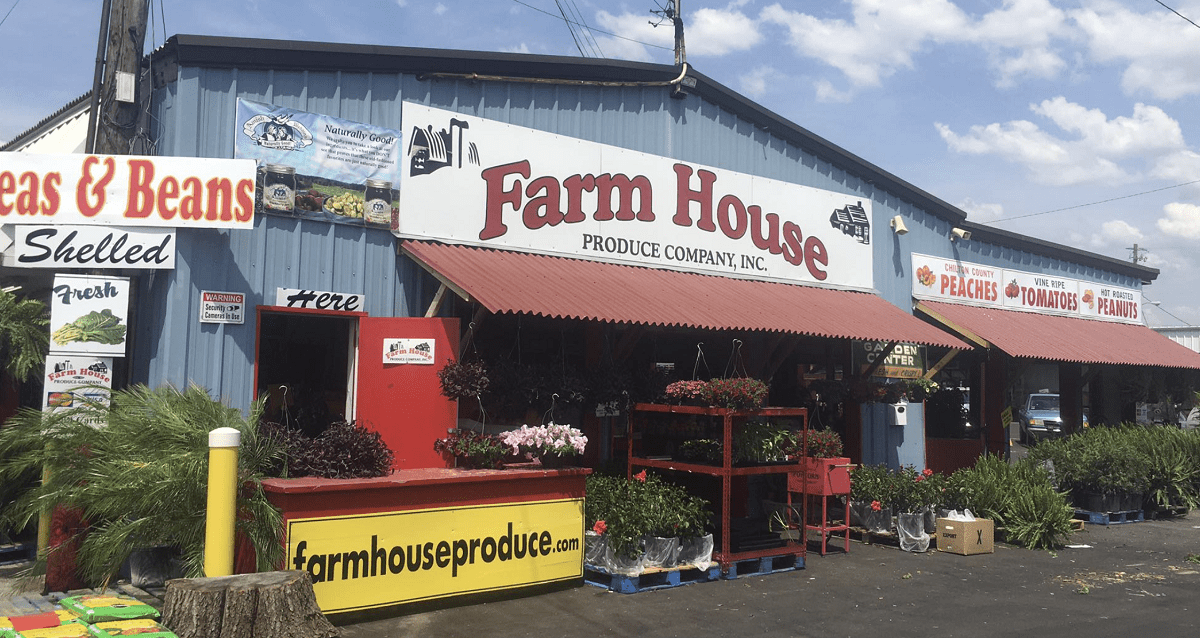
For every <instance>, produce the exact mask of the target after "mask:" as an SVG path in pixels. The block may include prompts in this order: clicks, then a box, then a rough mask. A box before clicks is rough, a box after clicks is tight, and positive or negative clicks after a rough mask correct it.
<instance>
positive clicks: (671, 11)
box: [667, 0, 687, 66]
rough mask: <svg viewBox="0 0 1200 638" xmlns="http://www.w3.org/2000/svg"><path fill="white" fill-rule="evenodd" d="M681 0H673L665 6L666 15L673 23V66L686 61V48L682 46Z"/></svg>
mask: <svg viewBox="0 0 1200 638" xmlns="http://www.w3.org/2000/svg"><path fill="white" fill-rule="evenodd" d="M682 4H683V0H673V2H671V4H670V5H668V8H667V12H668V13H667V16H668V17H670V18H671V21H672V22H674V23H675V66H679V65H680V64H683V63H684V62H687V49H685V48H684V46H683V7H682V6H681V5H682Z"/></svg>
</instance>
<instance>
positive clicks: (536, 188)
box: [394, 102, 873, 290]
mask: <svg viewBox="0 0 1200 638" xmlns="http://www.w3.org/2000/svg"><path fill="white" fill-rule="evenodd" d="M403 122H404V130H405V132H407V133H408V135H409V138H408V140H407V142H406V146H405V153H406V157H405V158H404V162H405V165H404V166H403V167H402V169H401V180H402V184H401V188H400V207H399V215H398V219H397V226H396V229H395V231H394V232H395V233H396V234H397V235H398V236H400V237H407V238H416V239H431V240H437V241H444V242H449V243H455V244H468V245H474V246H482V247H488V248H498V249H505V250H516V251H525V252H533V253H542V254H550V255H560V256H565V257H574V258H583V259H592V260H597V261H607V262H616V263H625V264H631V265H638V266H648V267H654V268H669V269H674V270H688V271H696V272H703V273H708V274H717V275H724V276H734V277H741V278H747V279H762V280H773V281H782V282H787V283H800V284H810V285H822V286H833V287H842V288H854V289H862V290H869V289H871V288H872V286H873V281H872V246H871V240H872V232H871V230H872V228H871V226H872V212H871V201H870V199H869V198H867V197H863V196H862V195H861V194H854V193H841V192H835V191H829V190H823V189H819V188H812V187H809V186H802V185H800V184H794V183H791V182H784V181H780V180H775V179H768V178H765V177H760V176H756V175H749V174H746V173H737V172H733V171H729V170H723V169H719V168H714V167H711V166H706V165H703V164H698V163H695V162H684V161H680V160H677V159H674V158H670V157H662V156H657V155H649V154H646V153H640V152H637V151H632V150H629V149H625V148H620V147H616V146H609V145H607V144H599V143H596V142H591V141H587V140H581V139H577V138H572V137H566V136H563V135H557V134H553V133H547V132H545V131H539V130H535V129H531V128H525V127H522V126H515V125H512V124H507V123H504V122H498V121H496V120H490V119H486V118H482V117H477V116H474V115H465V114H462V113H457V112H453V111H446V110H441V109H436V108H431V107H428V106H424V105H420V104H413V103H409V102H405V103H404V109H403Z"/></svg>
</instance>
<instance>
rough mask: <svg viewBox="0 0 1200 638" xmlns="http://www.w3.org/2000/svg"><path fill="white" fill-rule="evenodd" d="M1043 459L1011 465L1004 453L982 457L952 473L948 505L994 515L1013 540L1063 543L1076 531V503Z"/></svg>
mask: <svg viewBox="0 0 1200 638" xmlns="http://www.w3.org/2000/svg"><path fill="white" fill-rule="evenodd" d="M1039 447H1040V446H1039ZM1040 462H1041V461H1040V460H1034V459H1025V460H1023V461H1022V462H1020V463H1018V464H1016V465H1009V464H1008V463H1006V462H1005V461H1004V460H1003V459H1001V458H1000V457H998V456H994V455H986V456H982V457H980V458H979V460H978V461H976V462H975V465H974V467H968V468H962V469H960V470H958V471H956V472H955V473H954V474H952V475H951V476H950V479H949V486H948V487H947V494H948V496H947V501H948V504H949V505H951V506H952V507H953V508H954V509H961V508H966V509H969V510H971V513H972V514H974V515H975V516H977V517H980V518H990V519H992V520H994V521H995V522H996V524H997V525H998V526H1002V527H1004V528H1005V529H1006V530H1007V531H1008V540H1009V541H1010V542H1013V543H1016V544H1018V545H1024V546H1025V547H1028V548H1031V549H1036V548H1046V549H1049V548H1054V547H1059V546H1061V545H1062V544H1063V542H1065V540H1066V539H1067V538H1068V537H1069V536H1070V535H1071V532H1072V527H1071V517H1072V515H1073V514H1074V508H1072V507H1071V506H1070V504H1069V503H1068V502H1067V498H1066V494H1064V493H1062V492H1059V491H1058V490H1056V489H1055V487H1054V486H1053V485H1052V484H1051V482H1050V475H1049V473H1048V472H1047V471H1046V470H1045V469H1043V468H1042V467H1041V465H1040Z"/></svg>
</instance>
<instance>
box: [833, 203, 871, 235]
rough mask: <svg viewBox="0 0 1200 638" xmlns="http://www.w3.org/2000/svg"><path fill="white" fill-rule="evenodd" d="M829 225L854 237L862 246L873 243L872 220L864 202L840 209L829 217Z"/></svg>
mask: <svg viewBox="0 0 1200 638" xmlns="http://www.w3.org/2000/svg"><path fill="white" fill-rule="evenodd" d="M829 225H830V226H833V227H834V228H836V229H837V230H840V231H842V234H843V235H849V236H851V237H853V238H854V239H855V240H856V241H857V242H858V243H860V244H870V243H871V220H870V219H869V218H868V217H867V211H866V210H864V209H863V207H862V202H859V203H857V204H850V205H848V206H846V207H845V208H838V209H835V210H834V211H833V214H832V215H830V216H829Z"/></svg>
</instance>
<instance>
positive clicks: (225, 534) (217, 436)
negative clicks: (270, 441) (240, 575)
mask: <svg viewBox="0 0 1200 638" xmlns="http://www.w3.org/2000/svg"><path fill="white" fill-rule="evenodd" d="M241 441H242V433H241V432H238V431H237V430H235V429H233V428H217V429H215V430H213V431H212V432H209V433H208V518H207V519H206V522H205V526H204V575H205V576H231V575H233V532H234V525H235V522H236V519H235V512H236V506H237V474H238V445H240V444H241Z"/></svg>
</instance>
